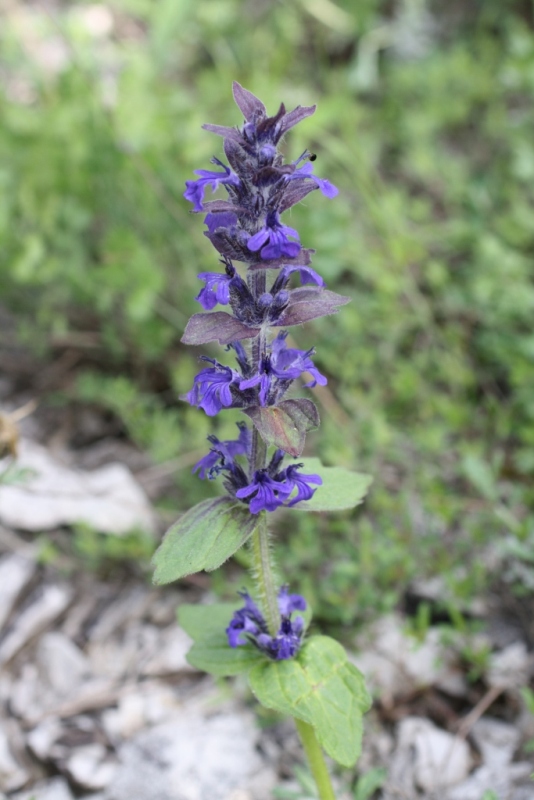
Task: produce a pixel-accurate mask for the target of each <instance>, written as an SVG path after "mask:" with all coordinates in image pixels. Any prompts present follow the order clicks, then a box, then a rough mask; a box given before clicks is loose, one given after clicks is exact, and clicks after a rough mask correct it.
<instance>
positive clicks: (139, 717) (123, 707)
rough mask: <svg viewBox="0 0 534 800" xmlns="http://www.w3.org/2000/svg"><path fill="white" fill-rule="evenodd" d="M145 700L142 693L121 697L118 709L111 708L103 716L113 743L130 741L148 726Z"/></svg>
mask: <svg viewBox="0 0 534 800" xmlns="http://www.w3.org/2000/svg"><path fill="white" fill-rule="evenodd" d="M146 721H147V720H146V716H145V698H144V697H143V695H142V693H141V691H136V692H130V693H128V694H127V695H125V696H124V697H121V699H120V700H119V702H118V704H117V708H110V709H108V710H106V711H104V713H103V715H102V724H103V726H104V730H105V731H106V733H107V734H108V736H109V738H110V740H111V741H112V742H116V741H117V740H118V739H130V738H131V737H132V736H134V734H136V733H139V731H140V730H141V729H142V728H143V727H144V726H145V724H146Z"/></svg>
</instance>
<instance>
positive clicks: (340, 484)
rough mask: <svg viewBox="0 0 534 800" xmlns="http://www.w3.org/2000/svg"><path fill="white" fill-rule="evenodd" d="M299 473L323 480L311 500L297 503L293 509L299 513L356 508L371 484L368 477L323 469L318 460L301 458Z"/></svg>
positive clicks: (349, 472)
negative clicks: (301, 465) (319, 477)
mask: <svg viewBox="0 0 534 800" xmlns="http://www.w3.org/2000/svg"><path fill="white" fill-rule="evenodd" d="M302 463H303V464H304V466H303V467H302V469H301V470H299V471H300V472H302V473H303V474H313V473H315V474H317V475H320V476H321V478H322V479H323V485H322V486H319V487H318V488H317V490H316V492H315V494H314V495H313V497H312V498H311V500H307V501H306V502H302V503H297V504H296V505H295V506H294V508H295V509H297V510H300V511H344V510H346V509H348V508H354V507H355V506H358V505H359V504H360V503H361V502H362V500H363V499H364V497H365V495H366V494H367V491H368V489H369V486H370V485H371V482H372V480H373V479H372V477H371V476H370V475H365V474H364V473H361V472H352V471H351V470H349V469H344V468H343V467H324V466H323V465H322V464H321V462H320V461H319V459H318V458H303V459H302Z"/></svg>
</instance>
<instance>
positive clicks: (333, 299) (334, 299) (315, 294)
mask: <svg viewBox="0 0 534 800" xmlns="http://www.w3.org/2000/svg"><path fill="white" fill-rule="evenodd" d="M350 301H351V298H350V297H345V296H344V295H342V294H336V292H331V291H329V290H328V289H321V288H320V287H309V288H308V287H302V288H301V289H293V290H292V291H291V292H290V298H289V304H288V306H287V308H285V309H284V311H282V314H281V315H280V317H279V318H278V320H277V321H276V322H274V323H273V325H274V326H275V327H277V328H286V327H289V326H290V325H301V324H302V323H303V322H309V320H311V319H317V318H318V317H326V316H327V315H328V314H335V313H336V312H337V310H338V308H339V306H344V305H346V304H347V303H350Z"/></svg>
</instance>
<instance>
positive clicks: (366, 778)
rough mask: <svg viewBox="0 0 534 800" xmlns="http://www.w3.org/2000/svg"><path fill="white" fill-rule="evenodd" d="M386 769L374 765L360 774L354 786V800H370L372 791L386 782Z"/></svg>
mask: <svg viewBox="0 0 534 800" xmlns="http://www.w3.org/2000/svg"><path fill="white" fill-rule="evenodd" d="M386 778H387V771H386V770H385V769H384V768H383V767H374V768H373V769H370V770H369V771H368V772H366V773H365V774H364V775H360V777H359V778H358V780H357V781H356V786H355V787H354V800H370V798H371V797H373V795H374V793H375V792H376V791H377V790H378V789H380V788H381V787H382V786H383V785H384V783H385V782H386Z"/></svg>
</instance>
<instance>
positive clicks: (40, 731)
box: [26, 717, 62, 761]
mask: <svg viewBox="0 0 534 800" xmlns="http://www.w3.org/2000/svg"><path fill="white" fill-rule="evenodd" d="M61 732H62V725H61V722H60V721H59V719H57V718H55V717H51V718H50V719H45V720H43V722H41V723H40V724H39V725H36V727H35V728H33V729H32V730H31V731H30V732H29V733H28V735H27V737H26V739H27V742H28V746H29V748H30V750H31V751H32V753H33V754H34V755H35V756H37V758H39V759H41V761H47V760H48V759H49V758H54V756H55V754H54V752H53V751H54V745H55V743H56V740H57V739H59V737H60V736H61ZM61 755H62V753H61Z"/></svg>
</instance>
